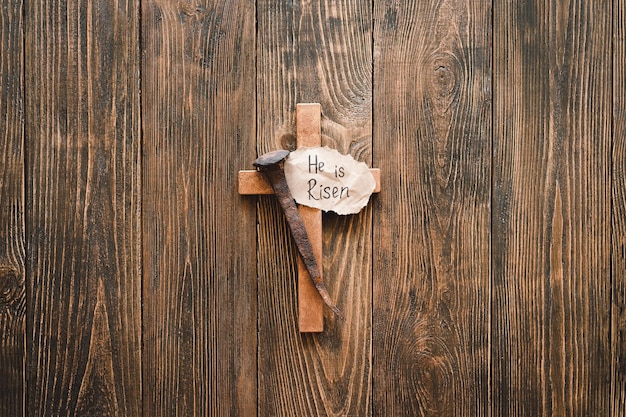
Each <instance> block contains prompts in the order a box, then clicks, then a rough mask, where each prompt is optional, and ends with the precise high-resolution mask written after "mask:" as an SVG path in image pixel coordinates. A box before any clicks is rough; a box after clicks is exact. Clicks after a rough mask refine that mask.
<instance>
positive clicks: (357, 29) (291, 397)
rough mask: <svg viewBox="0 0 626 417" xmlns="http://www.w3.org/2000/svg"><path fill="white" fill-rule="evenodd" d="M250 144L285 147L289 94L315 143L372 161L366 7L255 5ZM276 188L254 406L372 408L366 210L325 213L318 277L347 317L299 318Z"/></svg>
mask: <svg viewBox="0 0 626 417" xmlns="http://www.w3.org/2000/svg"><path fill="white" fill-rule="evenodd" d="M257 9H258V11H257V15H258V31H257V33H258V37H259V38H258V41H257V45H258V48H257V60H258V61H257V63H258V65H257V68H258V71H257V79H258V81H257V92H258V93H257V94H258V95H257V107H258V109H259V112H258V119H257V120H258V121H257V123H258V131H259V134H258V146H257V150H258V153H259V154H260V153H263V152H266V151H269V150H273V149H276V148H281V147H289V146H294V145H295V141H294V133H295V129H294V110H295V106H296V103H307V102H309V103H311V102H313V103H320V104H321V107H322V113H323V114H322V144H323V145H328V146H330V147H332V148H336V149H338V150H339V151H340V152H342V153H351V154H352V155H353V156H354V157H355V158H356V159H357V160H364V161H366V162H368V163H370V162H371V126H372V124H371V118H372V112H371V105H372V102H371V92H372V85H371V63H372V56H371V36H372V32H371V24H372V23H371V22H372V16H371V4H370V3H369V2H361V1H323V2H291V1H283V0H281V1H266V0H261V1H258V2H257ZM283 217H284V216H283V214H282V213H281V212H280V210H279V208H278V205H277V203H276V202H275V201H274V197H272V196H268V197H261V198H260V204H259V212H258V221H259V228H258V250H259V252H258V256H259V271H258V274H259V381H262V383H261V384H260V385H259V411H258V413H259V415H271V416H293V415H298V416H309V415H310V416H315V415H329V416H331V415H332V416H334V415H337V416H339V415H341V416H366V415H369V414H370V413H371V378H370V375H371V365H370V364H371V347H370V344H371V342H370V338H371V302H370V300H371V237H370V236H371V230H372V229H371V228H372V226H371V208H367V209H365V210H364V211H363V212H361V213H360V214H359V215H355V216H336V215H333V214H328V215H326V214H325V215H324V216H323V224H324V226H323V228H324V243H323V245H324V246H323V247H324V254H323V258H324V277H325V278H324V280H325V282H326V285H327V287H328V291H329V293H330V295H331V298H332V299H333V300H334V301H335V302H336V304H337V305H338V306H339V308H341V309H342V311H343V312H344V314H345V315H346V317H347V320H346V322H341V321H339V320H338V319H337V318H336V317H334V315H333V313H332V311H330V310H329V309H327V308H325V309H324V320H325V323H324V326H325V331H324V333H321V334H305V335H300V334H299V333H298V327H297V307H296V294H297V291H296V279H297V278H296V270H295V264H296V260H295V254H296V251H295V248H294V246H293V242H291V238H290V237H289V234H288V232H287V229H286V225H285V221H284V219H283Z"/></svg>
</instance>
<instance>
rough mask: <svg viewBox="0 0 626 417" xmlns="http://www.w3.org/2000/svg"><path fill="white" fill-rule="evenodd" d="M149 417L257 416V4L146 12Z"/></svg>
mask: <svg viewBox="0 0 626 417" xmlns="http://www.w3.org/2000/svg"><path fill="white" fill-rule="evenodd" d="M142 23H143V24H142V26H143V30H142V39H143V62H142V76H143V84H142V85H143V89H142V108H143V115H144V117H143V132H144V159H143V173H144V176H143V215H144V217H143V239H144V240H143V253H144V263H143V270H144V280H143V306H144V309H143V317H144V327H143V332H144V355H143V359H144V360H143V394H144V410H145V414H146V415H149V416H174V415H186V416H192V415H196V416H206V415H214V416H217V415H219V416H223V415H232V416H235V415H236V416H251V415H255V414H256V402H257V401H256V385H257V378H256V368H257V366H256V337H257V336H256V278H255V266H256V255H255V254H256V238H255V236H256V232H255V204H254V200H253V199H250V197H242V196H239V195H238V194H237V170H238V169H240V168H243V167H246V166H250V164H251V162H252V161H253V160H254V156H255V148H254V146H255V133H256V132H255V114H256V107H255V82H254V77H255V57H254V54H255V8H254V2H252V1H225V2H223V1H206V2H192V3H189V2H179V1H173V0H172V1H166V0H163V1H160V0H149V1H144V2H142Z"/></svg>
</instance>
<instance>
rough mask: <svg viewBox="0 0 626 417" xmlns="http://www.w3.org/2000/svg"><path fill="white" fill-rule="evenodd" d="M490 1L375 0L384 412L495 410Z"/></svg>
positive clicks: (380, 411) (378, 349)
mask: <svg viewBox="0 0 626 417" xmlns="http://www.w3.org/2000/svg"><path fill="white" fill-rule="evenodd" d="M490 5H491V2H489V1H475V2H465V1H454V0H445V1H421V2H413V1H400V2H398V1H375V4H374V21H375V22H376V24H375V31H374V115H375V117H376V119H375V124H374V156H375V158H374V165H376V166H377V167H379V168H380V169H381V172H382V173H383V175H382V190H383V191H382V192H381V194H380V196H379V197H378V200H377V207H376V217H375V219H374V224H376V227H375V229H374V297H373V302H374V329H373V349H374V363H373V368H374V372H373V375H374V393H373V402H374V405H373V409H374V414H375V415H393V416H418V415H419V416H422V415H433V416H434V415H437V416H439V415H446V416H469V415H487V413H488V402H489V401H488V383H489V366H490V364H489V339H488V337H489V320H490V308H489V300H490V298H489V289H490V275H489V274H490V266H489V259H490V257H489V255H490V251H489V245H490V153H491V147H490V143H491V62H490V57H491V55H490V53H491V9H490Z"/></svg>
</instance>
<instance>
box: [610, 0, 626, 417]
mask: <svg viewBox="0 0 626 417" xmlns="http://www.w3.org/2000/svg"><path fill="white" fill-rule="evenodd" d="M612 70H613V71H612V74H613V114H612V120H613V152H612V162H613V163H612V167H613V170H612V194H611V197H612V209H613V213H612V245H611V265H612V271H611V272H612V285H613V288H612V293H613V303H612V315H611V319H612V331H611V344H612V355H611V367H612V369H611V371H612V372H611V385H612V386H611V412H610V413H609V414H610V415H612V416H615V417H624V416H626V1H624V0H614V1H613V68H612Z"/></svg>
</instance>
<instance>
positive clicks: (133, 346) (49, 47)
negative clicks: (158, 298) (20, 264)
mask: <svg viewBox="0 0 626 417" xmlns="http://www.w3.org/2000/svg"><path fill="white" fill-rule="evenodd" d="M25 16H27V19H26V21H25V34H26V39H25V44H26V51H25V57H26V61H25V71H26V76H25V80H26V81H25V84H26V86H27V88H26V94H25V96H26V101H25V109H26V149H27V152H26V172H27V175H26V178H27V183H26V201H27V203H26V204H27V207H28V209H27V211H26V213H27V214H26V224H27V234H26V236H27V248H28V251H29V253H28V258H27V268H26V270H27V280H26V283H27V329H28V334H27V347H28V358H27V369H28V371H27V379H28V381H29V384H28V395H27V398H28V403H27V413H26V415H29V416H30V415H98V416H113V415H116V416H118V415H141V414H142V404H141V396H142V395H141V299H140V288H141V281H140V278H139V277H140V276H141V264H140V255H141V254H140V242H141V239H140V236H139V233H140V224H141V222H140V208H141V204H140V201H139V198H140V193H139V191H140V172H139V169H138V167H139V159H140V152H139V146H140V137H139V131H140V126H139V115H140V112H139V79H138V74H139V48H138V40H139V36H138V23H139V14H138V8H137V6H136V3H131V4H127V3H120V2H118V1H114V0H110V1H106V0H102V1H98V2H97V4H93V3H90V2H82V1H74V0H69V1H54V0H50V1H35V2H27V3H26V9H25Z"/></svg>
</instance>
